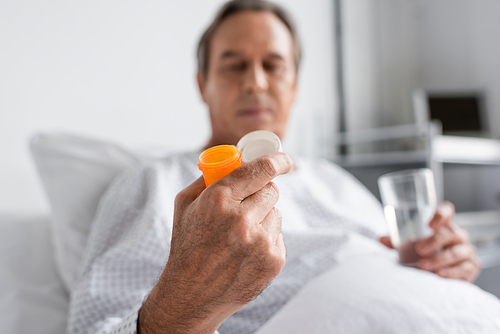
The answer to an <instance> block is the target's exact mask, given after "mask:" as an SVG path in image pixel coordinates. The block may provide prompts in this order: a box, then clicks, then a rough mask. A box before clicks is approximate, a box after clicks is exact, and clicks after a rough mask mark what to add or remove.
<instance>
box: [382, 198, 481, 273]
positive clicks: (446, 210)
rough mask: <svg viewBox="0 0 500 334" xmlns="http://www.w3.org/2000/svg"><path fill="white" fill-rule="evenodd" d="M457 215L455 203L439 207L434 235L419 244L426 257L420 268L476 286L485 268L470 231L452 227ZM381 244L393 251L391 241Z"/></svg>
mask: <svg viewBox="0 0 500 334" xmlns="http://www.w3.org/2000/svg"><path fill="white" fill-rule="evenodd" d="M454 215H455V206H454V205H453V204H452V203H451V202H447V201H445V202H443V203H441V204H440V205H439V206H438V208H437V210H436V213H435V214H434V217H433V218H432V219H431V221H430V223H429V226H430V227H431V228H432V229H433V231H434V233H433V235H431V236H430V237H428V238H425V239H422V240H420V241H418V242H417V243H416V244H415V250H416V252H417V253H418V254H419V255H420V256H422V259H420V260H419V261H418V267H419V268H420V269H423V270H427V271H432V272H435V273H436V274H438V275H439V276H441V277H446V278H458V279H463V280H466V281H469V282H474V281H475V279H476V278H477V276H479V273H480V272H481V265H480V263H479V261H478V259H477V257H476V249H475V248H474V246H473V245H472V244H471V243H470V241H469V234H468V233H467V231H465V230H463V229H462V228H460V227H458V226H456V225H455V224H453V223H452V218H453V216H454ZM380 242H382V243H383V244H384V245H386V246H387V247H389V248H393V246H392V243H391V241H390V239H389V237H382V238H380Z"/></svg>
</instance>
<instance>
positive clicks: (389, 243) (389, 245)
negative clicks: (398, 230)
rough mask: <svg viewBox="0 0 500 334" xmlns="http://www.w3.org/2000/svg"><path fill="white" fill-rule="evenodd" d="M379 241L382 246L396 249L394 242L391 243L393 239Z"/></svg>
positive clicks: (386, 238)
mask: <svg viewBox="0 0 500 334" xmlns="http://www.w3.org/2000/svg"><path fill="white" fill-rule="evenodd" d="M379 241H380V243H381V244H382V245H384V246H385V247H387V248H391V249H393V248H394V246H393V245H392V242H391V238H389V237H388V236H383V237H380V239H379Z"/></svg>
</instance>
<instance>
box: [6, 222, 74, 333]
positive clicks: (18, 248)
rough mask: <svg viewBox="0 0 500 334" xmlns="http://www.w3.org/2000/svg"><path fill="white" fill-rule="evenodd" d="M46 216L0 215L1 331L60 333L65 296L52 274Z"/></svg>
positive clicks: (63, 319)
mask: <svg viewBox="0 0 500 334" xmlns="http://www.w3.org/2000/svg"><path fill="white" fill-rule="evenodd" d="M47 217H48V215H43V214H0V268H1V269H0V328H1V330H0V331H1V332H2V333H16V334H33V333H38V334H49V333H50V334H63V333H64V332H65V330H66V316H67V312H68V296H67V295H66V293H65V290H64V288H63V285H62V283H61V281H60V279H59V277H57V275H56V271H55V267H54V260H53V256H52V249H51V243H50V233H49V224H48V218H47Z"/></svg>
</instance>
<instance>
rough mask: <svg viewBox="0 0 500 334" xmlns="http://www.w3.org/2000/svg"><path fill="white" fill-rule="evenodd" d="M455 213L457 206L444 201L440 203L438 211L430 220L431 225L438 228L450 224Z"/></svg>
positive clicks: (434, 228)
mask: <svg viewBox="0 0 500 334" xmlns="http://www.w3.org/2000/svg"><path fill="white" fill-rule="evenodd" d="M454 215H455V206H454V205H453V203H451V202H448V201H444V202H443V203H441V204H439V205H438V207H437V209H436V213H435V214H434V216H433V217H432V219H431V221H430V222H429V227H430V228H432V229H433V230H437V229H439V228H441V227H443V226H449V225H450V224H451V219H452V218H453V216H454Z"/></svg>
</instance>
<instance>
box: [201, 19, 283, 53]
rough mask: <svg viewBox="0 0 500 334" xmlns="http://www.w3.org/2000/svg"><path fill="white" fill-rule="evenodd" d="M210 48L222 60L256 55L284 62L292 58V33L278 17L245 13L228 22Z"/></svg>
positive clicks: (223, 24) (218, 30)
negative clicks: (281, 59)
mask: <svg viewBox="0 0 500 334" xmlns="http://www.w3.org/2000/svg"><path fill="white" fill-rule="evenodd" d="M210 44H211V52H213V54H214V55H215V56H216V57H218V58H221V57H222V58H228V57H238V56H245V55H248V54H249V53H255V52H259V53H261V54H265V55H266V56H269V57H281V58H283V57H287V56H291V53H292V44H293V42H292V37H291V34H290V31H289V30H288V28H287V27H286V26H285V24H284V23H283V22H282V21H281V20H280V19H279V18H278V17H277V16H276V15H275V14H273V13H270V12H256V11H245V12H240V13H236V14H232V15H231V16H229V17H228V18H226V19H225V20H224V21H223V22H222V23H221V25H220V26H219V27H218V28H217V30H216V31H215V33H214V36H213V37H212V41H211V43H210Z"/></svg>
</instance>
